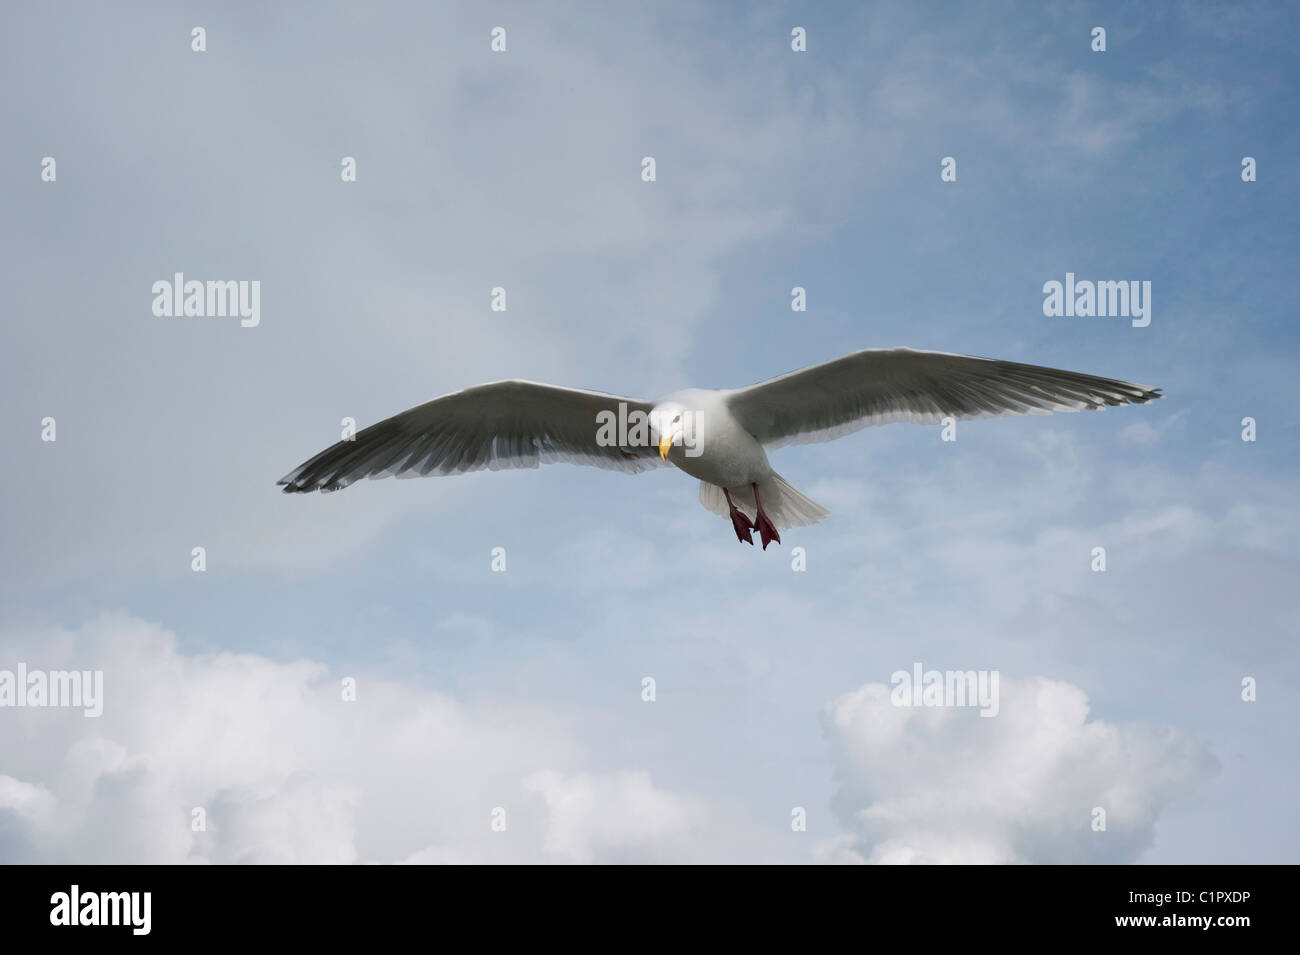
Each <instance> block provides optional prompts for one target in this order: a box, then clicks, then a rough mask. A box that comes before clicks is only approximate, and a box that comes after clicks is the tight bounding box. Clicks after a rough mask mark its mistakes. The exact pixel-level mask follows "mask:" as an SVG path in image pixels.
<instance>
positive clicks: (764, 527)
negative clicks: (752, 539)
mask: <svg viewBox="0 0 1300 955" xmlns="http://www.w3.org/2000/svg"><path fill="white" fill-rule="evenodd" d="M750 487H752V488H753V489H754V509H755V510H756V511H757V514H756V515H755V518H754V527H755V528H756V529H757V530H758V536H759V537H761V538H762V539H763V550H767V545H768V544H770V543H772V541H776V542H777V543H778V544H779V543H781V535H780V534H778V533H777V532H776V525H775V524H773V523H772V522H771V521H770V520H768V517H767V515H766V514H764V513H763V502H762V501H760V500H759V499H758V485H757V484H751V485H750Z"/></svg>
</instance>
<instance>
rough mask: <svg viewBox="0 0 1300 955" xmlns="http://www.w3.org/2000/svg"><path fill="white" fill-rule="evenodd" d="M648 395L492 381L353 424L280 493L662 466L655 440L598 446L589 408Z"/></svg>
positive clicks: (632, 405) (635, 405)
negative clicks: (579, 467)
mask: <svg viewBox="0 0 1300 955" xmlns="http://www.w3.org/2000/svg"><path fill="white" fill-rule="evenodd" d="M620 403H622V404H624V405H626V410H627V412H629V413H630V412H632V411H634V410H638V411H641V412H644V413H646V414H648V413H649V412H650V409H651V407H652V405H651V404H650V403H649V402H647V401H644V400H642V399H639V398H622V397H619V396H617V395H606V394H601V393H599V392H595V391H581V390H579V389H576V388H559V387H556V386H554V385H543V384H538V383H536V382H531V381H496V382H492V383H491V384H486V385H476V386H475V387H473V388H466V389H465V390H464V391H457V392H455V393H453V394H450V395H444V396H442V397H441V398H435V399H434V400H433V401H429V402H426V403H425V404H422V405H418V406H417V407H415V408H411V409H410V410H408V411H403V412H402V413H401V414H399V415H394V416H393V417H391V418H388V419H386V420H384V421H381V422H379V423H378V424H373V425H371V426H370V427H368V428H365V429H363V430H361V431H358V432H357V433H356V435H354V436H353V438H352V440H350V441H340V442H338V443H337V444H335V445H332V446H331V447H329V448H326V449H325V450H324V451H322V452H321V453H320V454H318V455H316V456H315V457H313V458H311V459H310V460H308V461H306V462H304V463H303V464H301V465H299V466H298V467H297V468H294V469H293V470H292V471H290V472H289V473H288V474H286V475H285V476H284V477H282V478H281V479H280V480H279V482H278V483H279V484H280V485H282V486H283V487H284V490H285V493H286V494H291V493H302V492H307V491H314V490H317V489H319V490H322V491H336V490H338V489H339V488H344V487H347V486H348V485H349V484H351V483H352V482H354V481H358V480H360V479H362V478H382V477H389V476H391V475H396V476H397V477H403V478H406V477H424V476H426V475H445V474H464V473H466V472H468V471H480V470H483V469H487V470H490V471H499V470H502V469H506V468H535V467H538V466H539V465H541V464H550V463H552V462H558V461H565V462H570V463H574V464H587V465H592V466H594V467H600V468H607V469H610V470H615V471H624V472H627V473H632V474H634V473H636V472H638V471H645V470H649V469H650V468H655V467H662V466H663V465H664V462H663V461H662V460H661V459H660V457H659V453H658V450H657V449H656V448H655V447H653V446H650V447H619V446H617V445H614V446H608V447H605V446H602V445H601V444H598V443H597V431H598V424H597V415H598V414H599V413H600V412H602V411H611V412H613V413H614V414H615V415H618V413H619V405H620Z"/></svg>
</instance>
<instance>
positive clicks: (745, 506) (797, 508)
mask: <svg viewBox="0 0 1300 955" xmlns="http://www.w3.org/2000/svg"><path fill="white" fill-rule="evenodd" d="M729 490H730V491H731V499H732V500H733V501H735V502H736V506H737V507H738V508H740V509H741V510H742V511H744V512H745V516H746V517H748V518H749V519H750V520H753V519H754V518H755V517H756V516H757V514H758V509H757V508H756V507H755V506H754V489H753V488H751V487H749V486H748V485H746V486H745V487H737V488H730V489H729ZM758 494H759V497H761V498H762V499H763V512H764V513H765V514H767V516H768V517H769V518H770V519H771V521H772V523H773V524H775V525H776V528H777V530H781V531H783V530H785V529H786V528H787V527H805V526H807V525H808V524H816V523H817V522H818V521H820V520H823V519H825V518H827V517H829V516H830V513H831V512H830V511H828V510H826V508H824V507H822V506H821V505H820V504H818V503H817V502H816V501H814V500H812V499H811V498H809V497H807V496H805V495H804V494H802V493H800V492H799V491H798V490H796V489H795V488H794V487H792V486H791V485H790V483H789V482H788V481H786V479H785V478H783V477H781V475H779V474H777V473H776V472H775V471H774V472H772V476H771V477H770V478H768V479H767V480H766V481H763V482H762V483H760V484H759V485H758ZM700 503H701V504H702V505H704V509H705V510H708V511H712V512H713V513H714V514H719V515H721V516H722V517H726V516H728V514H729V513H730V511H729V510H728V509H727V498H726V496H725V495H724V494H723V493H722V488H720V487H718V486H717V485H716V484H708V483H706V482H704V481H701V482H700Z"/></svg>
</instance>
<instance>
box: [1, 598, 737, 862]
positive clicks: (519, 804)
mask: <svg viewBox="0 0 1300 955" xmlns="http://www.w3.org/2000/svg"><path fill="white" fill-rule="evenodd" d="M0 645H2V646H4V647H5V649H6V657H8V656H9V655H10V654H14V655H15V656H16V657H17V658H18V659H23V660H25V661H28V662H30V663H31V664H32V665H33V666H35V665H37V664H38V663H39V665H41V666H45V667H48V668H51V669H53V668H60V667H72V666H75V667H79V668H99V669H103V670H104V672H105V697H106V699H105V706H104V713H103V716H101V717H100V718H99V719H85V718H84V717H82V715H81V713H80V711H67V710H52V709H5V710H0V724H2V725H3V732H0V765H2V766H4V767H6V769H7V770H8V772H7V773H6V774H5V775H0V857H3V858H6V859H8V860H11V861H22V860H25V859H31V860H35V859H39V860H42V861H76V862H110V861H112V862H145V863H174V862H277V863H295V862H297V863H306V862H310V863H347V862H368V861H380V862H384V861H401V860H408V861H453V860H474V861H533V862H545V861H565V862H568V861H574V862H595V861H604V860H626V859H638V858H647V859H658V858H666V857H670V856H674V855H678V854H687V853H689V852H691V851H694V849H695V848H697V847H700V846H707V845H708V844H709V842H710V840H709V839H708V838H704V837H703V836H702V834H701V830H702V829H703V828H704V827H705V825H706V822H708V820H707V819H706V815H707V814H706V813H704V812H703V810H702V809H701V807H699V806H697V805H695V804H694V803H692V802H691V801H689V800H685V799H683V798H682V797H680V796H678V795H676V794H674V793H672V792H670V791H668V790H665V789H663V788H660V787H656V786H655V785H654V784H653V782H652V781H651V779H650V777H649V775H647V774H646V773H644V772H620V773H613V774H609V775H604V774H600V773H590V772H581V771H577V772H575V771H574V768H573V767H574V766H575V765H576V764H578V763H580V762H581V753H580V750H579V747H578V745H577V744H576V743H575V742H574V740H573V734H572V733H571V731H570V730H569V729H568V728H567V727H565V726H564V725H563V724H562V723H561V722H560V721H557V720H555V719H554V718H553V717H551V716H549V715H548V714H547V713H545V712H539V711H527V712H512V710H511V707H509V706H508V705H497V706H495V707H492V708H491V712H492V714H493V715H491V716H489V715H484V714H483V713H480V712H478V711H471V710H469V709H467V708H466V707H464V706H462V705H460V704H458V703H457V702H456V701H454V700H452V699H450V698H448V697H446V696H444V695H442V694H439V693H434V692H429V691H426V690H423V689H419V688H416V687H413V686H410V685H404V684H399V683H394V682H390V681H384V680H378V679H368V678H366V677H364V676H362V677H359V678H358V693H357V699H356V701H355V702H344V701H343V699H342V694H341V692H340V683H339V678H338V677H337V676H336V675H331V674H329V673H327V672H326V670H325V668H324V667H323V666H321V665H319V664H316V663H312V662H309V661H299V662H291V663H278V662H275V661H273V660H269V659H266V658H264V657H260V656H253V655H247V654H245V655H236V654H229V653H221V654H215V655H191V654H186V653H183V652H182V651H181V650H180V649H179V648H178V645H177V640H176V638H175V637H174V635H173V634H171V633H169V632H168V631H166V630H164V629H162V628H160V627H157V626H155V625H152V624H148V623H144V622H142V621H139V620H135V619H132V618H129V617H125V616H105V617H102V618H100V619H99V620H98V621H96V622H94V623H92V624H89V625H87V626H85V627H83V628H81V629H78V630H74V631H66V630H62V631H43V632H30V631H29V632H24V633H21V634H8V635H5V637H4V639H3V641H0ZM497 806H501V807H502V808H504V809H505V810H506V813H507V823H508V824H507V828H506V831H505V832H500V833H497V832H493V831H491V828H490V820H491V813H492V810H493V809H494V808H495V807H497ZM195 807H200V808H202V809H203V810H204V812H205V814H206V823H207V827H206V831H203V832H194V831H192V829H191V819H192V815H191V814H192V811H193V809H194V808H195ZM708 824H709V826H710V827H713V823H712V822H709V823H708Z"/></svg>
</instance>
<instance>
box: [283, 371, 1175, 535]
mask: <svg viewBox="0 0 1300 955" xmlns="http://www.w3.org/2000/svg"><path fill="white" fill-rule="evenodd" d="M1161 397H1163V395H1162V394H1161V390H1160V389H1159V388H1150V387H1148V386H1146V385H1137V384H1133V383H1131V382H1127V381H1117V380H1115V379H1111V378H1098V377H1096V376H1094V375H1084V374H1080V373H1078V372H1073V371H1060V370H1057V369H1055V368H1043V367H1040V366H1038V365H1023V364H1020V363H1018V362H1013V361H998V360H995V359H991V358H975V357H972V356H969V355H952V354H948V353H946V352H936V351H914V350H912V349H910V348H875V349H865V350H863V351H859V352H854V353H853V354H851V355H846V356H844V357H843V358H837V359H835V360H834V361H828V362H825V363H823V364H820V365H813V366H812V367H809V368H804V369H801V370H800V371H794V372H790V373H789V374H786V375H781V376H780V377H778V378H772V379H769V380H768V381H764V382H760V383H759V384H756V385H750V386H749V387H748V388H736V389H726V390H705V389H698V388H692V389H687V390H685V391H678V392H674V393H673V394H670V395H667V396H665V397H664V398H662V399H660V400H659V401H654V402H652V401H646V400H644V399H641V398H626V397H620V396H618V395H609V394H603V393H601V392H596V391H583V390H581V389H577V388H562V387H559V386H556V385H546V384H539V383H537V382H533V381H521V380H517V379H513V380H508V381H494V382H491V383H489V384H484V385H476V386H474V387H472V388H466V389H465V390H463V391H457V392H454V393H452V394H449V395H443V396H442V397H441V398H435V399H433V400H432V401H429V402H426V403H425V404H422V405H418V406H417V407H414V408H411V409H409V410H407V411H403V412H402V413H401V414H398V415H394V416H393V417H391V418H388V419H386V420H384V421H381V422H379V423H378V424H373V425H371V426H370V427H368V428H365V429H363V430H361V431H359V432H357V433H356V434H355V435H353V436H351V437H350V438H347V439H345V440H343V441H339V442H338V443H337V444H334V445H332V446H331V447H328V448H326V449H325V450H324V451H322V452H320V454H317V455H316V456H315V457H313V458H311V459H309V460H308V461H306V462H305V463H303V464H301V465H299V466H298V467H297V468H295V469H294V470H292V471H290V472H289V473H288V474H286V475H285V476H284V477H283V478H281V479H280V481H279V482H278V483H279V484H280V485H281V486H282V487H283V488H284V491H285V493H287V494H300V493H305V492H308V491H315V490H320V491H337V490H339V489H340V488H344V487H347V486H348V485H349V484H351V483H352V482H354V481H356V480H359V479H361V478H382V477H388V476H390V475H396V476H397V477H402V478H405V477H424V476H426V475H430V474H436V475H446V474H465V473H467V472H469V471H481V470H483V469H485V468H486V469H487V470H490V471H499V470H502V469H506V468H536V467H538V466H539V465H541V464H550V463H553V462H557V461H567V462H570V463H573V464H587V465H593V466H595V467H600V468H606V469H608V470H614V471H624V472H627V473H630V474H635V473H637V472H640V471H648V470H650V469H652V468H658V467H666V466H668V465H673V466H676V467H677V468H679V469H680V470H682V471H685V472H686V473H687V474H688V475H690V476H691V477H694V478H697V479H698V480H699V482H700V503H701V504H702V505H703V506H704V507H705V508H706V509H707V510H709V511H712V512H713V513H714V514H718V515H720V516H722V517H726V518H728V519H730V521H731V525H732V528H733V529H734V530H735V532H736V538H737V540H739V541H740V542H741V543H742V544H744V543H747V544H749V545H751V546H753V543H754V538H753V532H754V531H758V535H759V539H760V540H761V541H762V544H763V549H764V550H767V545H768V544H770V543H772V542H773V541H775V542H777V543H780V542H781V535H780V531H782V530H785V529H787V528H790V527H804V526H806V525H809V524H814V523H816V522H818V521H820V520H822V519H824V518H826V517H828V516H829V515H830V511H828V510H826V508H824V507H822V506H821V505H820V504H818V503H816V502H815V501H812V500H810V499H809V498H808V497H806V496H804V495H803V494H801V493H800V492H799V491H797V490H796V489H795V488H794V487H792V486H791V485H790V484H789V483H788V482H787V481H786V480H785V479H784V478H783V477H781V475H779V474H777V473H776V472H775V471H774V470H772V466H771V464H769V463H768V460H767V452H768V451H769V450H771V449H774V448H780V447H784V446H785V445H790V444H809V443H812V442H817V441H829V440H831V439H832V438H838V437H841V436H843V435H846V434H849V433H851V432H854V431H857V430H859V429H861V428H865V427H867V426H868V425H876V424H887V423H890V422H894V421H912V422H917V423H921V424H933V423H938V422H942V421H943V420H944V419H945V418H952V419H954V420H957V419H963V418H984V417H997V416H1001V415H1019V414H1050V413H1051V412H1053V411H1081V410H1084V409H1088V410H1093V409H1099V408H1105V406H1106V405H1124V404H1144V403H1145V402H1147V401H1151V400H1152V399H1154V398H1161Z"/></svg>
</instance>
